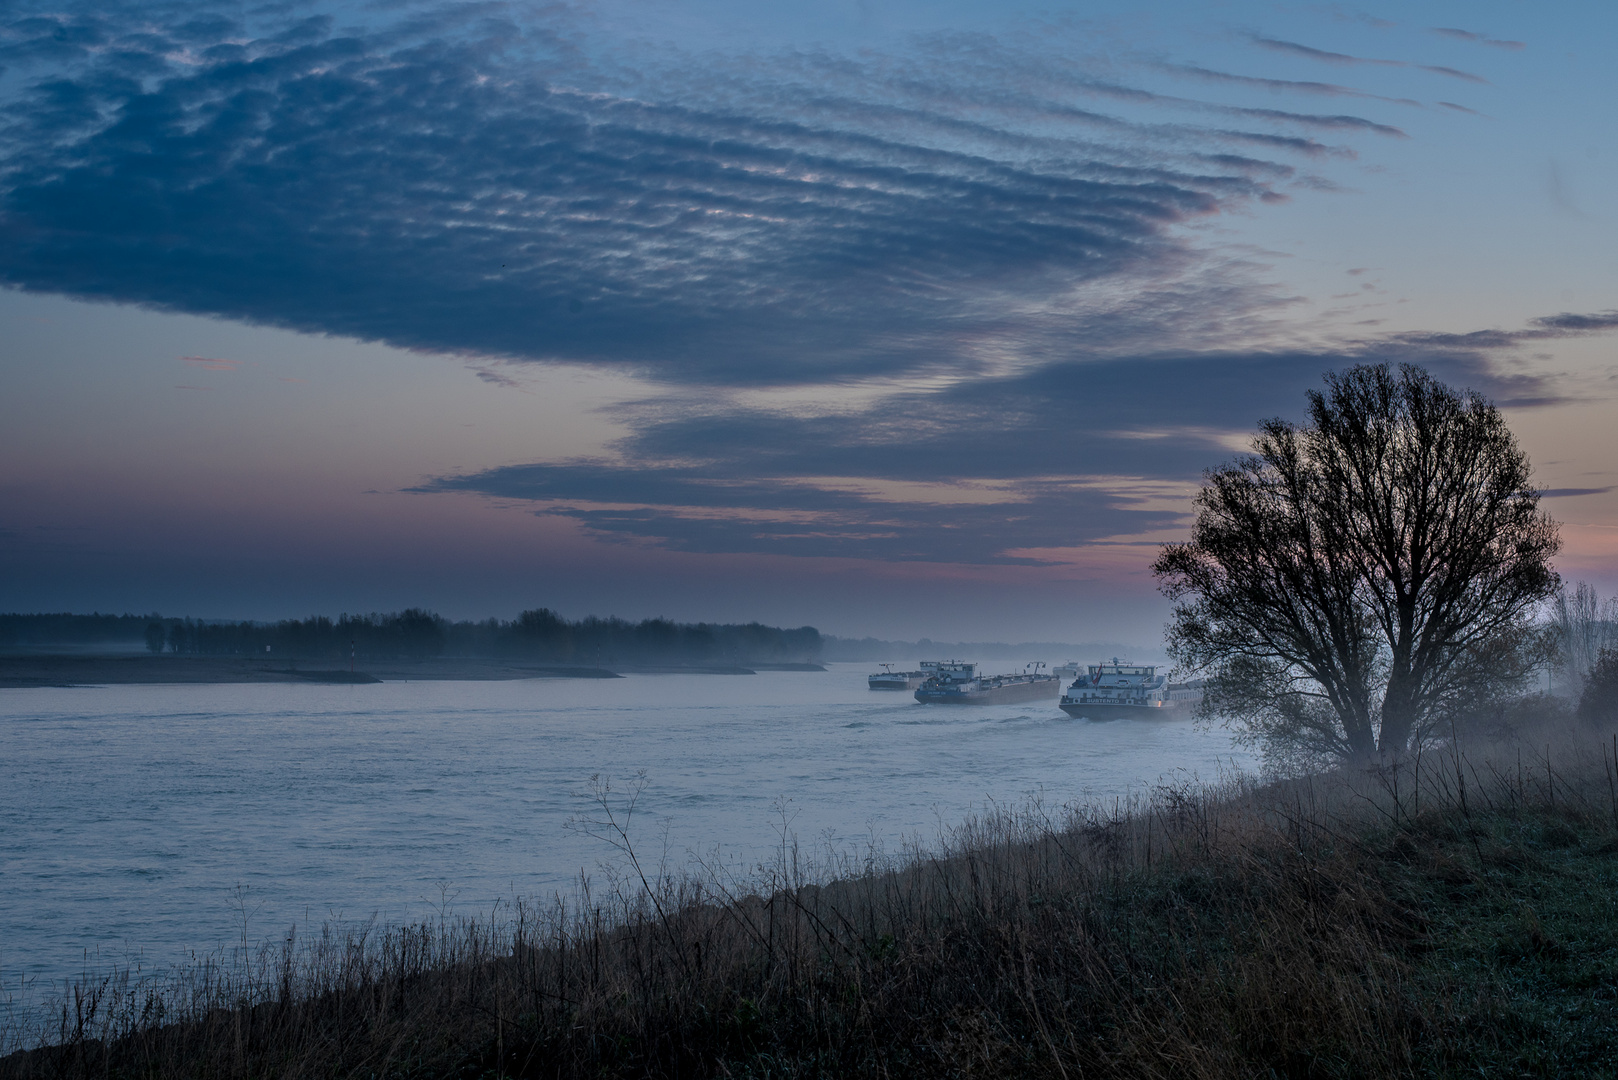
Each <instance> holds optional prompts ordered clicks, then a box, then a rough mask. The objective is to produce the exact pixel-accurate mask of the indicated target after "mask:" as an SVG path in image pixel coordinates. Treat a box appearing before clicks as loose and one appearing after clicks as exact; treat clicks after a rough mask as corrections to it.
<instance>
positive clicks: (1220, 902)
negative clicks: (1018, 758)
mask: <svg viewBox="0 0 1618 1080" xmlns="http://www.w3.org/2000/svg"><path fill="white" fill-rule="evenodd" d="M1568 725H1569V726H1567V727H1566V729H1565V730H1563V731H1562V733H1561V735H1559V736H1555V735H1551V734H1548V733H1547V731H1546V730H1545V729H1544V728H1537V729H1534V730H1532V731H1529V730H1527V729H1523V728H1521V727H1519V728H1518V729H1517V730H1515V731H1513V730H1504V731H1501V732H1497V734H1498V735H1499V736H1500V737H1499V738H1498V740H1497V741H1495V742H1494V743H1492V744H1491V745H1489V746H1484V745H1483V744H1482V741H1481V736H1475V737H1474V736H1466V735H1464V734H1463V736H1462V738H1461V740H1460V743H1459V746H1458V747H1457V745H1456V744H1453V743H1452V744H1451V745H1449V746H1446V747H1442V748H1439V749H1434V750H1428V751H1425V752H1424V753H1423V754H1421V755H1420V756H1419V757H1413V758H1412V759H1410V760H1409V761H1407V762H1405V763H1403V764H1401V765H1399V766H1397V767H1391V766H1390V767H1382V768H1372V769H1343V770H1340V771H1339V772H1337V773H1335V774H1333V775H1330V776H1324V777H1315V778H1312V779H1303V780H1296V781H1288V782H1281V783H1273V784H1263V785H1261V784H1257V783H1254V782H1251V781H1248V780H1240V779H1229V780H1226V781H1225V782H1223V783H1221V784H1218V785H1214V786H1212V787H1206V786H1204V787H1198V786H1189V785H1188V786H1169V787H1163V788H1160V789H1159V790H1158V791H1157V792H1156V793H1155V795H1154V796H1153V797H1152V798H1150V799H1148V800H1143V801H1141V802H1139V803H1137V804H1132V805H1122V804H1120V805H1116V806H1113V807H1110V808H1093V807H1092V808H1089V809H1084V810H1064V811H1062V812H1060V813H1057V812H1051V811H1048V810H1047V809H1045V808H1042V807H1040V806H1038V805H1033V806H1029V807H1025V808H1023V809H1022V810H1020V811H1017V812H1007V813H1002V814H998V815H994V816H991V817H988V818H986V819H984V820H981V821H978V822H976V823H974V824H972V825H970V826H968V827H966V828H964V829H962V830H960V831H959V832H958V833H956V834H954V835H952V836H951V837H950V838H948V839H947V841H945V842H944V843H943V844H942V846H941V847H940V848H938V849H936V850H934V851H932V852H930V853H928V854H925V855H923V854H920V853H914V852H912V853H908V854H906V855H903V856H899V857H893V858H885V857H881V856H879V855H877V854H872V855H870V856H868V857H867V858H866V859H865V860H863V861H854V860H850V859H848V858H842V859H837V858H829V857H822V858H821V859H820V860H819V861H814V860H811V859H809V858H808V857H807V856H806V855H804V854H803V853H801V852H800V851H799V850H798V848H797V846H796V845H795V844H794V843H793V842H792V841H791V839H790V838H784V839H783V844H782V848H781V851H780V854H779V857H778V858H777V859H776V860H775V863H774V865H773V866H770V867H768V868H765V869H763V870H761V871H760V872H759V873H758V875H757V876H755V877H752V878H749V879H747V880H745V881H743V880H738V879H736V878H735V877H734V876H732V875H730V874H728V873H726V872H724V871H723V870H717V869H716V870H713V871H712V872H709V873H707V874H705V875H700V876H698V877H689V876H672V875H668V874H660V873H658V872H656V871H654V870H653V869H652V868H651V867H649V866H648V865H647V864H646V863H645V862H637V861H635V859H634V858H633V856H634V854H635V852H634V851H633V850H632V849H631V847H630V845H629V841H630V840H632V839H633V830H632V829H631V828H630V823H629V820H628V818H627V817H626V814H627V812H628V810H629V808H630V803H629V801H627V800H626V799H625V798H624V797H623V796H621V795H620V794H618V793H614V792H612V791H609V790H605V789H603V790H602V791H601V792H600V806H599V810H598V813H597V815H596V819H595V820H594V821H593V822H591V823H589V825H588V827H589V828H591V829H592V830H593V831H595V832H596V833H597V834H598V835H600V836H602V837H603V838H604V839H606V840H609V841H612V842H614V843H616V844H618V845H619V846H620V848H621V850H622V852H623V854H624V866H625V876H623V877H621V878H619V879H616V880H608V881H601V880H597V881H594V882H591V883H590V884H589V885H588V887H585V888H583V889H582V890H581V892H580V893H579V895H578V896H576V897H575V898H573V899H571V900H568V901H565V902H564V901H561V900H556V901H554V902H552V903H551V904H548V905H539V906H531V905H527V904H517V905H516V906H515V907H511V908H503V909H501V910H499V911H498V912H496V913H495V915H494V916H493V917H492V918H487V919H484V918H478V919H450V918H445V919H441V920H439V921H436V922H432V923H429V924H424V925H419V926H414V927H410V928H407V929H395V930H389V931H385V932H383V931H376V932H350V933H339V932H336V931H332V930H328V931H326V932H324V933H321V934H318V935H315V936H313V937H303V936H289V937H288V938H287V939H286V940H285V941H284V942H281V943H279V944H276V945H274V946H273V947H269V948H266V949H265V950H264V951H262V952H261V953H259V954H257V955H256V957H254V958H253V959H252V960H250V961H248V962H239V961H238V962H231V963H218V964H210V965H204V966H201V967H198V968H195V969H193V970H191V971H190V972H188V973H186V974H185V975H183V976H180V977H175V978H173V979H171V980H170V981H168V982H167V983H164V984H162V985H158V986H150V985H139V984H137V983H136V982H134V981H132V980H130V979H129V978H128V977H127V976H118V977H112V978H106V979H102V980H99V981H87V982H85V983H83V984H81V985H79V986H77V987H74V988H73V989H72V990H71V992H70V993H69V994H68V995H67V997H66V999H65V1000H63V1001H59V1002H58V1003H57V1004H56V1006H55V1008H54V1010H53V1012H52V1016H51V1019H50V1021H49V1024H48V1027H47V1029H46V1030H35V1031H32V1032H20V1031H12V1032H10V1033H8V1036H9V1037H10V1038H11V1039H12V1040H13V1044H14V1045H15V1043H16V1040H18V1039H20V1038H27V1039H28V1040H30V1044H31V1045H33V1046H34V1047H35V1048H34V1049H31V1050H28V1051H26V1052H17V1053H13V1054H11V1055H10V1056H8V1057H5V1058H4V1059H0V1076H3V1077H6V1078H8V1080H9V1078H19V1080H20V1078H32V1077H55V1076H86V1077H88V1076H112V1077H135V1076H140V1077H182V1076H183V1077H249V1076H253V1077H258V1076H262V1077H500V1076H523V1077H586V1076H589V1077H676V1076H681V1077H701V1076H732V1077H758V1078H763V1077H831V1076H877V1075H883V1076H918V1077H921V1076H925V1077H1059V1078H1076V1077H1079V1076H1088V1077H1096V1076H1120V1077H1121V1076H1129V1077H1138V1076H1164V1077H1168V1076H1175V1077H1183V1076H1189V1077H1272V1076H1288V1077H1317V1076H1318V1077H1366V1076H1408V1075H1422V1076H1501V1077H1506V1076H1521V1075H1541V1076H1588V1075H1611V1074H1612V1073H1613V1072H1614V1070H1618V906H1615V900H1614V898H1615V897H1618V783H1615V781H1618V775H1615V757H1614V755H1615V751H1618V740H1615V739H1614V738H1613V737H1612V736H1611V735H1610V734H1608V733H1600V732H1598V731H1596V730H1595V729H1593V728H1591V727H1589V726H1588V725H1583V724H1577V723H1576V722H1574V721H1571V720H1569V721H1568ZM642 870H644V871H645V874H644V875H643V874H642V873H641V871H642ZM42 1040H43V1041H44V1042H48V1043H49V1044H51V1045H47V1046H43V1047H40V1046H39V1043H40V1042H41V1041H42Z"/></svg>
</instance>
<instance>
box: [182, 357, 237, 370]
mask: <svg viewBox="0 0 1618 1080" xmlns="http://www.w3.org/2000/svg"><path fill="white" fill-rule="evenodd" d="M180 362H181V363H184V364H189V365H190V366H191V367H194V368H201V369H202V370H203V371H237V370H239V369H240V368H241V366H242V362H241V361H240V360H217V359H214V358H213V357H209V356H182V357H180Z"/></svg>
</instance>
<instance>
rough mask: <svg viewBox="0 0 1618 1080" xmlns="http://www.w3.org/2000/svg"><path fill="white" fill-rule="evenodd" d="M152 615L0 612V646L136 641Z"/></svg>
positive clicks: (0, 647) (140, 636)
mask: <svg viewBox="0 0 1618 1080" xmlns="http://www.w3.org/2000/svg"><path fill="white" fill-rule="evenodd" d="M157 617H158V616H155V615H102V614H99V613H97V614H95V615H69V614H67V613H66V612H63V613H61V614H55V615H0V649H4V648H16V647H18V646H24V647H27V646H34V645H99V644H106V643H112V642H120V641H122V642H129V641H140V640H142V638H143V637H144V636H145V634H146V625H147V624H148V623H149V622H151V620H152V619H154V618H157Z"/></svg>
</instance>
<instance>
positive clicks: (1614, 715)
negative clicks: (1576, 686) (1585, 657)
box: [1578, 649, 1618, 727]
mask: <svg viewBox="0 0 1618 1080" xmlns="http://www.w3.org/2000/svg"><path fill="white" fill-rule="evenodd" d="M1578 716H1579V719H1580V720H1586V721H1589V722H1590V723H1592V724H1600V725H1602V726H1604V727H1613V726H1618V649H1602V650H1601V652H1600V653H1599V654H1598V655H1597V656H1596V662H1595V664H1594V665H1592V666H1591V668H1590V674H1589V675H1588V676H1587V677H1586V678H1585V680H1584V693H1582V694H1580V695H1579V713H1578Z"/></svg>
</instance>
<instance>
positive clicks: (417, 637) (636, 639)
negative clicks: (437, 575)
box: [0, 608, 821, 667]
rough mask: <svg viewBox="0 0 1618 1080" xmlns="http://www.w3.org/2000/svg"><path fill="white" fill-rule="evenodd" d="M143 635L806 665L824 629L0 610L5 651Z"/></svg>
mask: <svg viewBox="0 0 1618 1080" xmlns="http://www.w3.org/2000/svg"><path fill="white" fill-rule="evenodd" d="M116 641H125V642H127V641H144V642H145V644H146V647H147V648H148V649H149V650H151V651H152V652H154V653H164V652H166V653H180V654H185V655H192V656H265V655H268V656H270V657H272V658H277V657H287V658H290V659H317V658H318V659H332V658H338V659H346V658H347V657H348V656H349V655H350V652H351V651H352V653H353V655H354V656H355V657H356V658H357V659H368V658H372V659H425V658H427V657H433V656H467V657H471V656H477V657H504V658H512V659H529V660H538V661H541V662H546V663H559V664H588V665H596V666H602V667H611V666H613V665H614V664H626V663H646V664H714V663H736V664H745V663H802V662H808V661H814V660H817V659H819V657H820V650H821V637H820V632H819V631H818V630H816V629H815V628H814V627H812V626H804V627H799V628H798V629H796V630H784V629H781V628H779V627H774V626H763V625H760V624H759V623H745V624H740V625H738V624H718V623H676V622H672V621H670V620H668V619H645V620H642V621H641V622H629V621H627V620H625V619H615V618H608V619H600V618H596V617H594V616H591V617H589V618H585V619H579V620H576V621H572V620H568V619H564V618H562V617H561V616H560V615H557V614H556V613H555V612H553V611H550V610H549V609H546V608H539V609H538V610H535V611H525V612H523V613H522V614H521V615H519V616H518V617H517V618H515V619H513V620H511V621H509V622H508V621H504V620H500V619H486V620H484V621H482V622H451V621H450V620H448V619H445V618H443V617H441V616H439V615H435V614H434V613H432V612H430V611H423V610H421V609H420V608H411V609H409V610H408V611H400V612H396V613H392V614H387V615H374V614H373V615H341V616H338V617H337V618H336V619H331V618H328V617H326V616H324V615H315V616H311V617H310V618H307V619H285V620H282V621H281V622H276V623H265V622H220V621H210V620H201V619H177V618H164V617H162V616H160V615H144V616H143V615H117V616H114V615H0V647H3V646H6V645H12V646H17V645H36V646H37V645H50V644H61V645H83V644H94V643H101V642H107V643H111V642H116Z"/></svg>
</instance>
